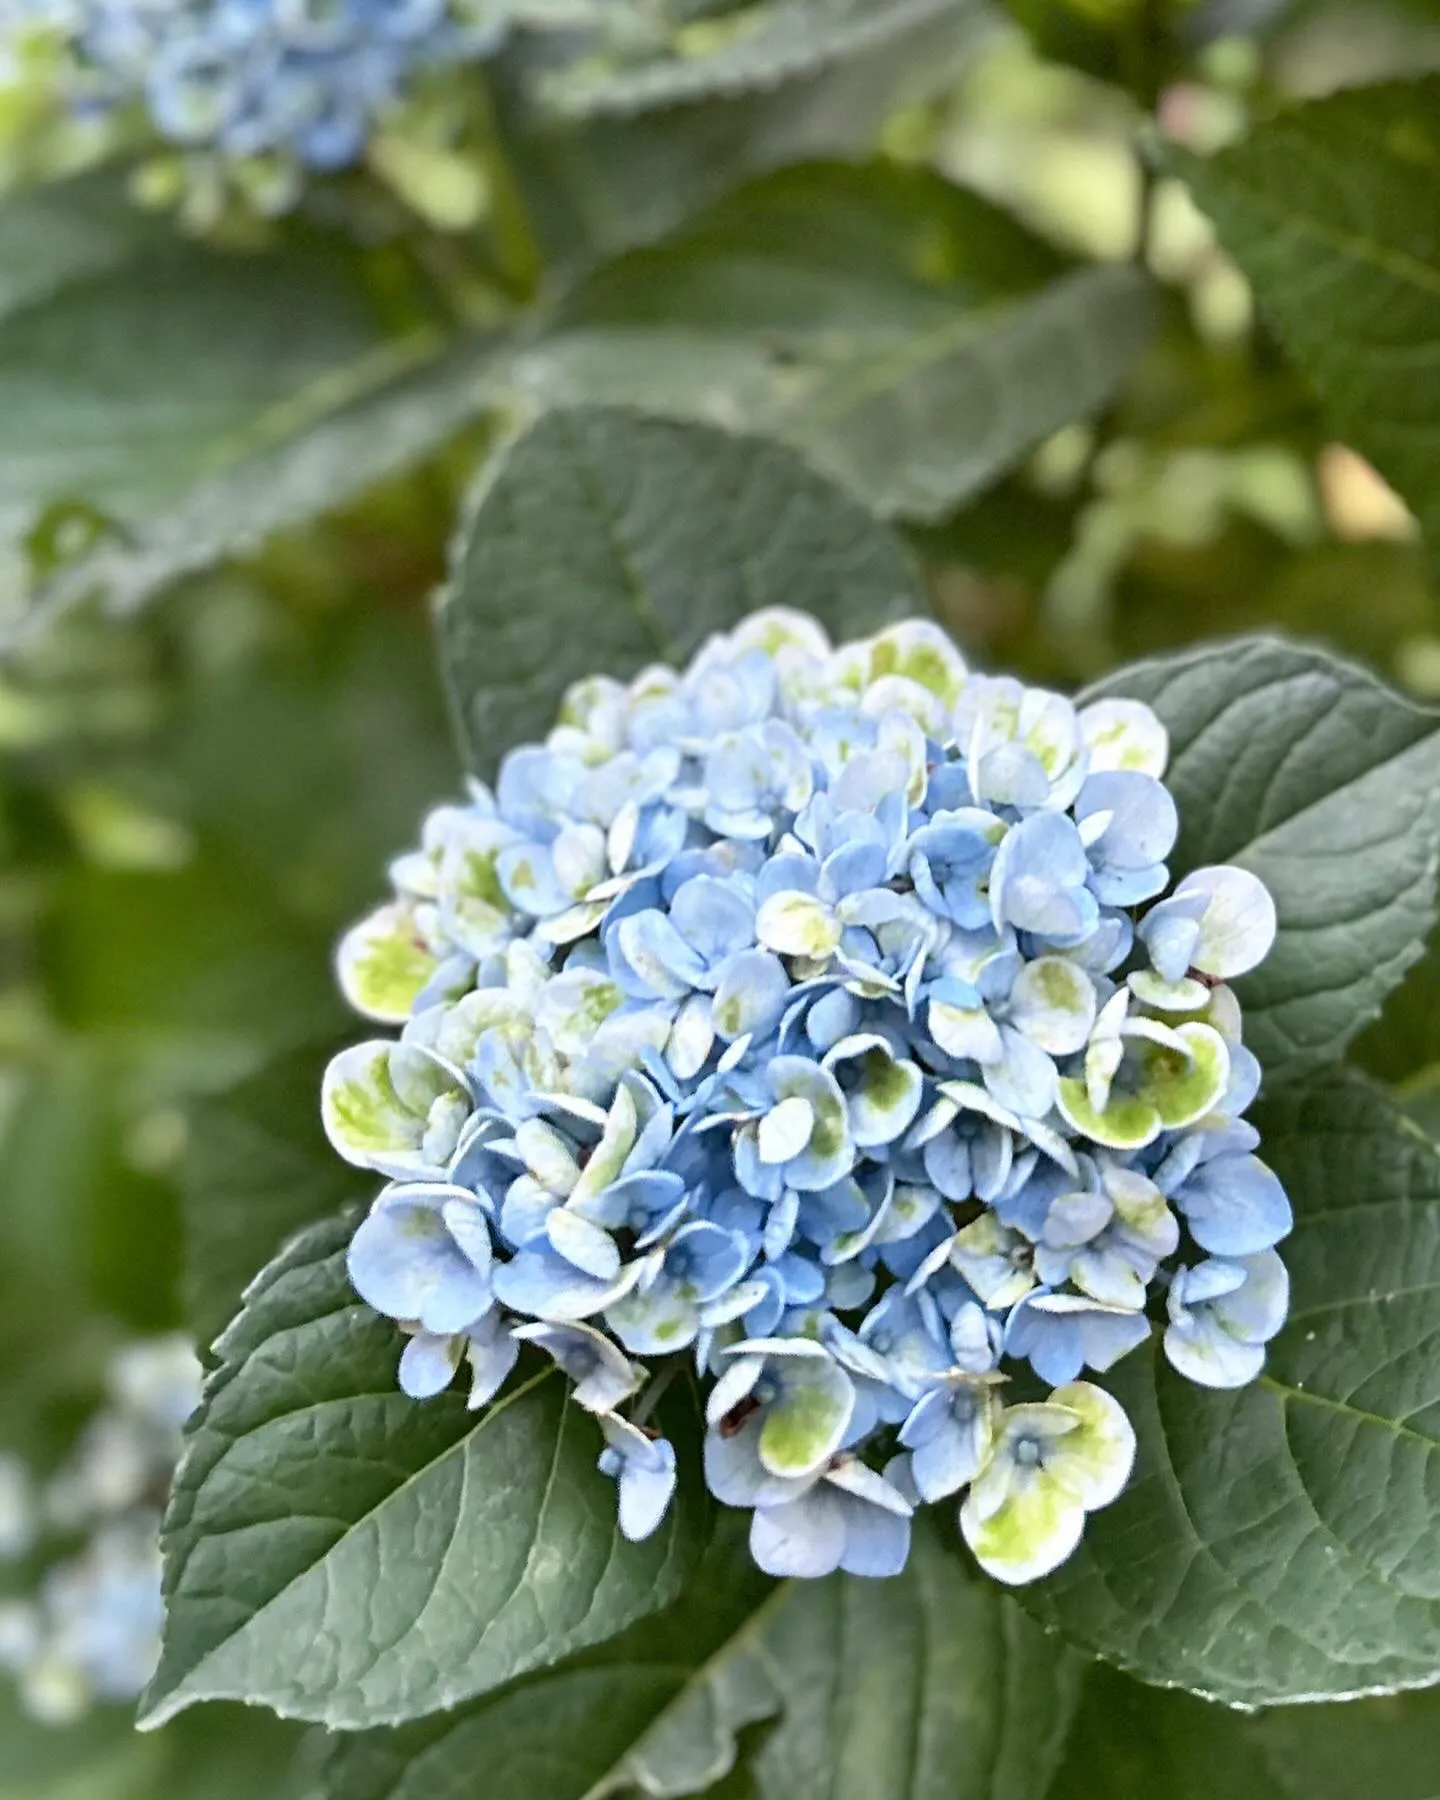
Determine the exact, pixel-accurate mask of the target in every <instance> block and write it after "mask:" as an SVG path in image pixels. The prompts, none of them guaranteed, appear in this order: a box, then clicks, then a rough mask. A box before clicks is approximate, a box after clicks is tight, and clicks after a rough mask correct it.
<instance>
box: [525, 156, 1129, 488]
mask: <svg viewBox="0 0 1440 1800" xmlns="http://www.w3.org/2000/svg"><path fill="white" fill-rule="evenodd" d="M1152 319H1153V295H1152V289H1151V286H1150V283H1149V282H1148V281H1147V280H1146V278H1145V277H1144V276H1143V275H1142V274H1141V273H1139V272H1138V271H1137V270H1136V269H1134V268H1131V267H1091V268H1083V269H1072V270H1069V271H1068V272H1067V270H1066V266H1065V264H1064V263H1063V262H1062V261H1061V260H1060V259H1059V258H1058V257H1056V256H1054V255H1053V254H1052V253H1050V252H1048V251H1046V250H1044V249H1042V248H1041V247H1040V246H1039V245H1038V244H1036V243H1035V241H1034V240H1033V239H1031V238H1029V237H1028V236H1027V234H1026V233H1024V232H1023V231H1022V230H1020V228H1019V227H1018V226H1016V225H1014V224H1013V223H1012V222H1011V221H1010V220H1008V219H1007V218H1006V217H1005V216H1004V215H1003V214H1001V213H999V212H997V211H996V210H995V209H994V208H993V207H991V206H989V205H988V204H987V203H986V202H985V201H983V200H981V199H979V198H978V197H977V196H975V195H973V194H968V193H966V192H964V190H962V189H960V188H956V187H954V186H952V185H951V184H950V183H948V182H946V181H944V180H943V179H942V178H941V177H940V176H938V175H934V174H931V173H928V172H926V171H921V170H907V169H902V168H898V167H895V166H891V165H885V164H871V165H864V166H859V167H856V166H852V165H847V164H824V163H819V164H807V165H803V166H801V167H799V168H795V169H788V170H783V171H781V172H779V173H778V174H775V175H772V176H769V177H767V178H765V179H764V180H762V181H759V182H757V183H754V184H752V185H751V186H749V187H747V188H745V189H743V190H742V191H741V192H740V193H738V194H736V195H734V196H733V197H732V198H730V199H729V200H727V201H724V202H722V203H721V204H720V205H719V206H717V207H716V208H714V209H713V210H712V211H711V212H710V213H709V214H708V215H707V216H706V217H704V218H703V219H701V220H699V221H698V222H697V223H696V224H695V225H694V226H693V227H691V228H690V229H688V230H686V231H684V232H682V233H681V234H679V235H678V236H676V237H674V238H672V239H670V240H667V242H665V243H664V244H662V245H659V246H657V247H655V248H654V249H651V250H641V251H636V252H633V253H632V254H630V255H629V256H626V257H622V258H621V259H619V260H618V261H617V262H615V263H613V264H611V265H610V266H609V267H607V268H605V269H602V270H601V271H600V272H599V273H598V274H597V275H596V276H595V277H594V278H593V279H591V280H590V281H589V282H588V283H586V284H584V285H583V286H582V287H581V288H580V290H579V291H578V292H577V293H576V294H575V295H574V296H572V298H571V299H570V301H569V302H568V303H567V304H566V305H565V306H564V307H563V308H562V311H561V314H560V317H559V318H558V319H557V321H556V322H555V324H554V326H553V328H552V329H551V331H550V332H549V333H548V334H547V336H546V337H545V338H544V339H543V340H542V341H541V342H540V343H539V344H538V345H537V346H536V347H535V348H533V349H532V350H530V351H528V352H525V353H522V354H521V356H520V357H519V358H518V359H517V362H516V364H515V365H514V369H513V377H514V379H515V381H516V382H517V384H518V386H519V387H520V389H521V391H522V392H524V393H526V394H528V395H531V396H533V397H538V398H540V399H542V400H544V401H547V402H549V403H551V404H553V403H556V402H563V401H573V400H599V401H611V402H616V401H619V402H626V403H630V404H634V405H637V406H643V407H645V408H647V409H649V410H651V411H656V412H662V413H669V414H674V415H677V416H681V417H684V416H691V417H699V418H706V419H709V420H710V421H711V422H713V423H715V424H719V425H727V426H731V427H738V428H741V429H744V430H751V431H758V432H762V433H766V434H769V435H773V436H776V437H780V438H782V439H784V440H785V441H787V442H789V443H791V444H793V445H794V446H795V447H796V448H797V449H799V450H802V451H804V452H805V453H806V454H807V455H808V456H809V457H810V459H811V460H812V461H813V462H815V463H816V464H817V466H819V467H820V468H823V469H824V470H826V471H827V472H828V473H830V474H832V475H834V476H835V477H836V478H837V479H838V480H840V481H843V482H845V483H846V484H847V485H848V486H849V487H850V488H851V489H852V490H853V491H854V492H855V493H856V494H857V495H858V496H859V497H860V498H861V499H863V500H864V501H865V502H866V503H867V504H868V505H870V506H871V507H872V508H873V509H874V510H875V511H878V512H880V513H882V514H886V515H902V516H905V517H910V518H921V519H930V518H936V517H939V516H941V515H943V514H945V513H947V512H949V511H950V510H952V509H953V508H954V507H955V506H956V505H957V504H958V503H959V502H960V501H962V500H964V499H966V498H967V497H968V496H969V495H971V494H972V493H974V492H976V491H977V490H978V489H979V488H981V487H983V486H985V485H986V484H988V483H989V482H991V481H993V480H995V479H996V478H997V477H998V476H999V475H1001V474H1003V473H1004V472H1005V471H1006V470H1007V469H1010V468H1012V467H1013V466H1014V465H1015V464H1016V463H1017V462H1018V461H1019V460H1020V459H1021V458H1022V457H1023V456H1024V455H1025V454H1026V453H1027V452H1028V451H1030V450H1031V449H1033V448H1034V446H1035V445H1036V444H1037V443H1039V442H1040V441H1041V440H1042V439H1043V438H1045V437H1048V436H1049V435H1050V434H1051V433H1052V432H1053V431H1055V430H1057V429H1058V428H1059V427H1060V426H1061V425H1064V424H1067V423H1069V422H1070V421H1072V420H1074V419H1077V418H1081V417H1084V416H1085V415H1086V414H1089V413H1092V412H1094V411H1095V410H1096V409H1098V408H1099V407H1100V406H1102V405H1104V404H1105V403H1107V402H1108V401H1109V400H1110V399H1111V398H1113V396H1114V394H1115V392H1116V390H1117V389H1118V388H1119V386H1120V384H1121V382H1122V381H1123V380H1124V378H1125V376H1126V375H1127V374H1128V372H1129V371H1130V369H1131V367H1132V366H1133V364H1134V361H1135V358H1136V356H1137V355H1138V354H1139V352H1140V350H1141V349H1142V348H1143V346H1144V344H1145V342H1146V339H1147V337H1148V335H1149V328H1150V325H1151V323H1152Z"/></svg>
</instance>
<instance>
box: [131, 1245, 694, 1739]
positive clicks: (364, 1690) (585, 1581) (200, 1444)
mask: <svg viewBox="0 0 1440 1800" xmlns="http://www.w3.org/2000/svg"><path fill="white" fill-rule="evenodd" d="M352 1224H353V1221H348V1220H345V1219H339V1220H329V1221H326V1222H324V1223H322V1224H319V1225H316V1226H313V1227H312V1228H311V1229H310V1230H309V1231H307V1232H306V1233H304V1234H303V1235H302V1236H301V1237H300V1238H298V1239H296V1241H295V1242H294V1243H293V1244H292V1245H291V1246H290V1247H289V1249H288V1250H286V1251H285V1252H284V1253H283V1254H282V1255H281V1256H280V1257H279V1258H277V1260H276V1261H275V1262H274V1263H272V1264H271V1266H270V1267H269V1268H268V1269H267V1270H266V1271H265V1272H264V1273H263V1274H262V1275H261V1276H260V1277H259V1278H258V1279H257V1281H256V1283H255V1284H254V1286H253V1287H252V1288H251V1290H250V1293H249V1295H248V1297H247V1300H246V1304H245V1307H244V1310H243V1311H242V1312H241V1313H240V1315H239V1317H238V1318H237V1319H236V1320H235V1322H234V1323H233V1324H232V1325H231V1327H230V1328H229V1330H228V1331H227V1332H226V1333H225V1334H224V1335H223V1337H222V1338H221V1339H220V1341H219V1343H218V1344H217V1345H216V1350H217V1353H218V1355H219V1358H220V1367H219V1370H218V1372H217V1373H216V1374H215V1375H214V1376H213V1377H212V1379H211V1382H210V1385H209V1388H208V1390H207V1394H206V1398H205V1402H204V1404H203V1405H202V1407H201V1409H200V1411H199V1412H198V1413H197V1414H196V1415H195V1418H194V1420H193V1421H192V1423H191V1426H190V1429H189V1432H188V1434H187V1439H188V1441H187V1449H186V1453H185V1456H184V1458H183V1460H182V1462H181V1465H180V1469H179V1472H178V1474H177V1476H176V1482H175V1492H174V1496H173V1498H172V1500H171V1503H170V1507H169V1510H168V1513H167V1517H166V1524H165V1530H164V1535H163V1548H164V1551H165V1559H166V1598H167V1607H168V1618H167V1624H166V1636H165V1649H164V1655H163V1657H162V1660H161V1664H160V1670H159V1673H158V1674H157V1675H156V1677H155V1680H154V1683H153V1684H152V1686H151V1689H150V1692H149V1694H148V1696H147V1699H146V1703H145V1707H146V1716H145V1719H144V1723H145V1724H146V1725H149V1726H155V1725H160V1724H163V1723H164V1722H165V1720H167V1719H168V1718H170V1717H172V1716H173V1715H174V1714H175V1713H177V1712H179V1711H181V1710H182V1709H183V1708H185V1707H187V1706H190V1705H192V1704H193V1703H194V1702H195V1701H197V1700H207V1699H236V1700H245V1701H248V1702H251V1703H258V1704H263V1705H266V1706H269V1707H271V1708H272V1709H273V1710H274V1711H276V1712H279V1713H281V1714H282V1715H284V1716H286V1717H292V1718H303V1719H309V1720H312V1721H316V1722H320V1723H324V1724H326V1725H330V1726H332V1727H336V1728H343V1729H348V1730H357V1729H362V1728H364V1727H366V1726H370V1725H377V1724H394V1723H399V1722H401V1721H403V1720H406V1719H410V1718H415V1717H419V1716H421V1715H423V1714H425V1713H429V1712H433V1711H436V1710H437V1709H439V1708H443V1707H449V1706H454V1705H456V1704H458V1703H459V1702H460V1701H462V1700H466V1699H469V1698H470V1697H471V1696H472V1695H474V1694H477V1693H482V1692H484V1691H486V1690H487V1689H489V1688H493V1687H496V1686H498V1685H499V1684H500V1683H502V1682H505V1681H508V1680H510V1679H511V1678H513V1677H514V1676H516V1675H519V1674H523V1673H524V1672H525V1671H526V1670H529V1669H533V1668H537V1667H541V1666H544V1665H545V1664H548V1663H551V1662H554V1661H557V1660H558V1659H559V1658H561V1657H563V1656H566V1655H568V1654H569V1653H570V1652H572V1651H574V1650H577V1649H579V1648H581V1647H583V1646H584V1645H587V1644H592V1643H596V1642H599V1641H602V1640H603V1639H605V1638H607V1637H611V1636H613V1635H614V1634H615V1633H616V1632H618V1631H620V1630H621V1629H623V1627H624V1626H626V1625H628V1624H630V1623H631V1622H632V1621H633V1620H635V1619H637V1618H640V1617H643V1616H644V1615H645V1614H646V1613H648V1612H652V1611H654V1610H655V1609H656V1608H658V1607H660V1606H663V1605H664V1604H665V1603H666V1602H667V1601H668V1600H670V1599H671V1598H673V1597H674V1595H675V1594H676V1593H677V1592H678V1590H679V1588H680V1586H681V1584H682V1582H683V1580H684V1578H685V1576H686V1575H687V1574H688V1573H689V1571H690V1569H691V1568H692V1567H693V1564H694V1562H695V1560H696V1558H697V1557H698V1554H699V1551H700V1548H701V1539H702V1536H703V1533H704V1530H705V1527H706V1513H705V1508H704V1506H703V1505H700V1504H696V1503H692V1501H691V1499H690V1495H691V1493H692V1492H693V1491H694V1489H695V1488H696V1487H698V1476H697V1477H696V1479H695V1481H694V1482H693V1483H692V1482H690V1481H689V1480H686V1481H683V1482H682V1487H681V1493H680V1495H679V1496H678V1497H677V1502H676V1505H675V1506H674V1507H673V1508H672V1511H671V1514H670V1516H669V1518H668V1520H667V1522H666V1524H665V1526H664V1527H663V1528H662V1529H661V1531H659V1532H658V1533H657V1534H656V1536H655V1537H654V1538H652V1539H650V1540H648V1541H647V1542H646V1543H644V1544H639V1545H634V1544H628V1543H626V1542H625V1540H624V1539H623V1538H622V1537H621V1536H620V1533H619V1529H618V1526H617V1524H616V1522H615V1497H614V1490H613V1485H612V1484H611V1482H610V1481H609V1480H608V1479H607V1478H606V1477H605V1476H603V1475H601V1474H600V1473H599V1472H598V1471H597V1470H596V1468H595V1458H596V1455H597V1452H598V1450H599V1448H600V1441H601V1440H600V1435H599V1432H598V1431H597V1430H596V1428H595V1424H594V1421H593V1420H592V1419H590V1418H588V1417H587V1416H586V1415H584V1414H582V1413H580V1412H579V1411H578V1409H576V1408H575V1407H574V1406H572V1405H571V1404H570V1403H569V1401H568V1400H567V1397H566V1393H565V1389H564V1386H563V1384H562V1383H561V1381H560V1380H559V1379H558V1377H556V1376H555V1375H554V1374H552V1373H549V1372H544V1373H541V1374H538V1375H535V1374H531V1375H526V1376H523V1377H522V1378H521V1379H519V1380H518V1381H516V1382H515V1383H513V1384H512V1385H511V1386H510V1387H509V1389H508V1390H507V1391H506V1392H505V1393H504V1394H502V1396H501V1397H500V1398H499V1399H498V1400H497V1401H495V1402H494V1403H493V1404H492V1405H490V1406H489V1407H487V1408H485V1409H484V1410H483V1411H481V1412H478V1413H471V1412H468V1411H467V1410H466V1408H465V1404H464V1401H463V1399H462V1398H461V1396H460V1395H459V1394H458V1393H452V1394H448V1395H445V1396H442V1397H441V1398H440V1399H438V1400H434V1401H428V1402H425V1403H419V1402H416V1401H414V1400H410V1399H408V1398H407V1397H406V1396H405V1395H403V1394H402V1393H400V1392H399V1390H398V1388H397V1387H396V1385H395V1365H396V1360H397V1355H398V1350H399V1347H400V1341H401V1340H400V1336H399V1333H398V1332H397V1331H396V1330H395V1328H394V1327H393V1326H392V1325H390V1324H389V1323H388V1322H387V1321H385V1320H383V1319H380V1318H378V1317H377V1316H376V1315H375V1314H374V1313H372V1312H371V1311H370V1309H369V1308H368V1307H365V1306H363V1305H361V1304H360V1303H359V1302H358V1301H357V1300H356V1299H355V1296H354V1293H353V1291H352V1290H351V1288H350V1285H349V1282H348V1280H347V1278H346V1273H345V1248H346V1244H347V1242H348V1238H349V1235H350V1230H351V1227H352ZM672 1392H677V1390H672ZM679 1423H683V1421H679ZM671 1429H672V1435H673V1433H674V1427H673V1426H672V1427H671ZM681 1447H682V1449H683V1448H686V1446H685V1444H684V1442H683V1438H682V1445H681ZM689 1473H690V1471H689V1470H688V1469H687V1471H686V1474H687V1476H688V1475H689Z"/></svg>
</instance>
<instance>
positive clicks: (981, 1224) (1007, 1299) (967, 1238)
mask: <svg viewBox="0 0 1440 1800" xmlns="http://www.w3.org/2000/svg"><path fill="white" fill-rule="evenodd" d="M1021 1246H1022V1239H1021V1238H1020V1237H1019V1236H1018V1235H1017V1234H1016V1233H1015V1232H1013V1231H1010V1230H1009V1229H1008V1228H1007V1227H1006V1226H1004V1225H1002V1224H1001V1223H1000V1221H999V1220H998V1219H997V1218H996V1217H995V1215H994V1213H992V1212H983V1213H981V1215H980V1217H979V1218H978V1219H972V1220H971V1222H970V1223H969V1224H968V1225H966V1226H965V1227H964V1228H963V1229H962V1230H960V1231H958V1232H956V1234H955V1238H954V1241H953V1242H952V1244H951V1246H950V1261H951V1264H952V1265H953V1266H954V1267H955V1268H956V1269H958V1270H959V1271H960V1273H961V1274H962V1275H963V1276H964V1277H965V1279H966V1281H968V1282H969V1283H970V1286H971V1287H972V1288H973V1289H974V1290H975V1293H976V1294H977V1295H978V1296H979V1298H980V1300H981V1301H982V1303H983V1304H984V1305H985V1306H987V1307H988V1308H990V1310H991V1311H992V1312H1003V1311H1004V1310H1005V1309H1006V1308H1007V1307H1010V1306H1013V1305H1014V1304H1015V1303H1016V1301H1017V1300H1023V1299H1024V1298H1025V1296H1026V1294H1028V1293H1029V1292H1030V1290H1031V1288H1033V1287H1034V1286H1035V1274H1034V1271H1033V1270H1032V1269H1031V1267H1030V1263H1029V1258H1028V1255H1022V1253H1021Z"/></svg>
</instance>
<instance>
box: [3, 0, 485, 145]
mask: <svg viewBox="0 0 1440 1800" xmlns="http://www.w3.org/2000/svg"><path fill="white" fill-rule="evenodd" d="M512 10H513V9H512V7H511V5H510V4H509V0H8V4H6V5H5V6H4V7H3V8H0V24H3V25H4V26H5V27H6V28H7V34H8V35H12V36H13V35H16V34H18V33H19V32H21V31H24V30H27V29H29V30H33V31H36V32H48V33H50V34H53V35H54V36H56V37H58V38H59V39H61V40H63V41H64V42H65V43H66V44H67V45H68V46H69V47H70V50H71V52H72V54H73V58H74V63H75V98H76V99H77V101H78V102H79V103H81V104H83V105H86V106H90V107H99V108H114V107H125V106H129V105H132V104H135V103H139V104H140V105H142V106H143V107H144V109H145V110H146V112H147V113H148V116H149V119H150V121H151V123H152V125H153V127H154V129H155V130H156V131H157V132H158V134H159V135H160V137H161V138H163V139H165V140H166V141H168V142H169V143H172V144H174V145H177V146H179V147H181V148H184V149H189V150H215V151H218V152H220V153H221V154H222V155H224V156H226V157H231V158H237V159H238V158H252V157H267V156H276V157H281V158H290V159H294V160H296V161H298V162H299V163H300V164H302V165H303V166H305V167H306V168H309V169H312V170H317V171H321V172H329V171H333V170H338V169H344V168H348V167H350V166H351V165H353V164H354V163H356V162H357V161H359V159H360V157H361V156H362V154H363V153H364V150H365V146H366V143H367V140H368V139H369V137H370V134H371V132H372V129H373V128H374V126H375V124H376V121H377V120H378V119H380V118H381V117H382V116H383V115H384V114H386V113H387V112H388V111H390V110H391V109H393V108H394V107H395V106H396V105H397V104H398V103H399V102H400V101H401V99H402V98H404V96H405V95H406V93H407V91H408V89H409V88H410V86H411V84H412V83H413V81H414V79H415V78H416V76H417V75H419V74H420V73H422V72H423V71H424V70H426V69H432V68H436V67H441V66H445V65H451V64H456V63H463V62H466V61H471V60H474V59H476V58H479V57H482V56H485V55H488V54H489V53H490V52H491V51H492V50H494V49H495V48H496V46H497V45H498V44H499V42H500V41H501V39H502V37H503V36H504V33H505V30H506V27H507V24H508V22H509V18H510V14H511V12H512Z"/></svg>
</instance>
